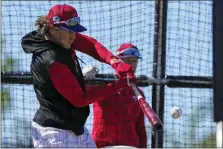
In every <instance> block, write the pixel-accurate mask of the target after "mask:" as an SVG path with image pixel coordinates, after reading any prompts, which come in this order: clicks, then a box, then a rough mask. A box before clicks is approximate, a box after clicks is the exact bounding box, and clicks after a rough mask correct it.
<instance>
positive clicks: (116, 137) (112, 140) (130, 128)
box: [86, 43, 147, 148]
mask: <svg viewBox="0 0 223 149" xmlns="http://www.w3.org/2000/svg"><path fill="white" fill-rule="evenodd" d="M117 57H119V58H120V59H122V61H124V62H125V63H128V64H130V65H132V69H133V71H134V72H135V71H136V68H137V62H138V59H140V58H141V57H140V53H139V50H138V48H137V47H136V46H134V45H132V44H130V43H124V44H122V45H121V46H120V47H119V48H118V49H117ZM92 70H94V69H92ZM86 74H88V73H86ZM88 75H89V74H88ZM140 92H141V94H143V93H142V91H141V90H140ZM105 98H106V100H102V101H98V102H95V103H93V113H94V115H93V128H92V137H93V139H94V141H95V142H96V145H97V147H99V148H104V147H111V146H113V147H118V146H129V147H136V148H146V147H147V137H146V130H145V123H144V114H143V111H142V110H141V108H140V106H139V104H138V101H137V99H136V97H135V95H134V93H133V91H132V89H131V88H130V87H128V88H125V89H119V90H118V91H117V93H116V94H114V95H111V96H107V97H105Z"/></svg>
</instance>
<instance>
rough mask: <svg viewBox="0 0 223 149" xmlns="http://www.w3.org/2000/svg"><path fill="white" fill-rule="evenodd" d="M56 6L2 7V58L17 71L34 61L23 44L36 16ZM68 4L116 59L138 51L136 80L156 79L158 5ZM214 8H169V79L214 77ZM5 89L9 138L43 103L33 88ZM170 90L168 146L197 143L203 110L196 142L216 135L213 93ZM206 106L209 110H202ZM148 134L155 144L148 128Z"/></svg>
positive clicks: (178, 4)
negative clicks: (123, 47) (122, 51)
mask: <svg viewBox="0 0 223 149" xmlns="http://www.w3.org/2000/svg"><path fill="white" fill-rule="evenodd" d="M57 3H58V2H57V1H53V2H52V1H31V2H27V1H3V2H2V34H3V38H4V39H5V40H6V44H5V45H4V46H3V52H2V53H3V55H2V58H3V59H4V57H5V56H8V57H12V58H14V59H16V60H17V63H16V64H14V66H13V70H14V71H29V65H30V61H31V55H30V54H25V53H24V52H23V50H22V48H21V44H20V42H21V38H22V36H24V35H25V34H26V33H28V32H30V31H32V30H33V29H34V21H35V19H36V18H37V16H39V15H44V14H47V12H48V9H49V8H50V7H51V6H53V5H54V4H57ZM63 3H66V4H71V5H73V6H74V7H75V8H76V9H77V11H78V14H79V16H80V17H81V24H83V25H84V26H85V27H86V28H87V29H88V31H86V32H84V34H86V35H90V36H92V37H94V38H96V39H97V40H98V41H100V42H101V43H102V44H103V45H104V46H105V47H107V48H108V49H109V50H111V51H112V52H113V53H115V50H116V49H117V48H118V46H119V45H120V44H121V43H123V42H132V43H133V44H135V45H137V46H138V48H139V49H141V54H142V57H143V59H142V60H141V61H140V62H139V66H138V69H137V75H139V74H143V75H147V76H151V75H152V67H153V64H152V62H153V42H154V25H155V24H154V17H155V16H154V9H155V7H154V6H155V2H154V1H124V2H120V1H112V2H110V1H82V2H78V1H63ZM211 4H212V2H211V1H170V2H169V5H168V16H167V22H168V23H167V41H166V44H167V47H166V49H167V58H166V60H167V63H166V74H167V75H193V76H211V75H212V35H211V34H212V32H211V16H212V14H211V13H212V10H211ZM78 56H79V57H80V58H81V59H82V60H84V62H85V63H87V64H91V65H95V66H97V67H98V68H99V69H100V73H108V72H110V73H113V69H111V67H110V66H108V65H105V64H101V63H99V62H97V61H95V60H94V59H92V58H90V57H89V56H86V55H84V54H81V53H78ZM82 66H83V67H84V65H82ZM3 87H4V88H6V87H10V91H11V92H10V93H11V97H12V99H13V100H12V103H11V107H10V108H9V109H7V110H8V111H7V110H6V111H5V113H6V114H5V117H10V118H9V120H8V121H6V120H5V119H4V120H3V122H5V123H6V124H9V123H10V124H11V126H8V125H5V126H4V128H3V129H4V130H5V131H3V135H4V134H5V136H9V135H10V133H11V131H10V130H11V129H12V128H11V127H14V126H16V127H18V125H17V124H15V125H14V122H13V121H14V120H16V119H20V118H18V117H24V118H25V119H27V120H29V121H30V120H31V119H32V116H33V114H34V113H35V109H36V108H37V107H38V102H37V101H36V99H35V94H34V93H33V90H32V86H24V85H10V86H7V85H4V86H3ZM165 90H166V92H165V97H166V98H165V113H164V123H165V127H164V129H165V131H164V144H165V146H167V147H168V146H170V147H172V146H174V144H173V140H175V141H176V140H177V141H178V142H181V145H182V147H187V146H185V144H187V143H188V144H189V143H191V142H190V141H193V140H190V139H188V138H187V136H185V135H184V134H185V133H187V132H188V131H190V129H191V128H192V127H191V126H190V125H191V124H190V116H191V115H192V114H193V113H194V111H196V108H197V107H199V106H200V108H199V109H200V116H199V117H198V120H199V121H198V122H197V123H196V124H195V125H196V128H197V129H196V132H197V133H196V139H197V140H201V139H202V138H204V137H205V136H207V135H208V134H209V133H210V132H214V131H215V123H214V122H213V118H212V115H213V114H212V113H213V110H212V100H213V99H212V90H210V89H185V88H165ZM143 91H144V93H145V95H146V97H147V99H148V102H150V103H151V87H145V88H143ZM203 104H204V105H206V107H205V108H202V107H201V105H203ZM174 106H179V107H180V108H182V111H183V115H182V117H181V118H180V119H178V120H173V119H171V118H170V116H169V110H170V109H171V108H172V107H174ZM13 112H14V113H16V115H15V116H12V113H13ZM91 119H92V115H91V116H90V117H89V119H88V122H87V127H88V128H89V129H90V130H91V126H90V125H91ZM16 127H15V128H16ZM23 127H25V126H23ZM7 129H8V131H6V130H7ZM147 129H148V140H149V141H150V131H149V130H150V125H149V124H148V122H147ZM173 134H175V135H174V136H175V138H176V139H174V137H173ZM24 136H25V135H24ZM24 136H23V137H24ZM15 137H16V136H15ZM17 137H18V136H17ZM20 137H21V136H20ZM185 140H186V142H184V141H185ZM149 144H150V143H149Z"/></svg>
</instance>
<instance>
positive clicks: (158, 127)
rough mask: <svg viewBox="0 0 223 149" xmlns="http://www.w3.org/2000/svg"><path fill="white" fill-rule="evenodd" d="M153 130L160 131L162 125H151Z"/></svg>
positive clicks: (157, 123) (158, 123)
mask: <svg viewBox="0 0 223 149" xmlns="http://www.w3.org/2000/svg"><path fill="white" fill-rule="evenodd" d="M153 128H154V129H155V131H160V130H162V129H163V125H162V123H160V122H156V123H154V124H153Z"/></svg>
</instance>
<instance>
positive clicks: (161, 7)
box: [152, 0, 167, 148]
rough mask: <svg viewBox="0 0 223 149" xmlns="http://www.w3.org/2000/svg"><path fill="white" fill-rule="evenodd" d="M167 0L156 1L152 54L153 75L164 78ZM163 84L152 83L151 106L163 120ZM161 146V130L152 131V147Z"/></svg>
mask: <svg viewBox="0 0 223 149" xmlns="http://www.w3.org/2000/svg"><path fill="white" fill-rule="evenodd" d="M166 19H167V0H157V1H156V12H155V34H154V55H153V77H154V78H156V79H163V78H165V65H166V25H167V20H166ZM164 87H165V86H164V85H162V84H160V85H153V88H152V108H153V110H154V111H155V112H156V114H157V115H158V116H159V118H160V120H161V121H162V122H163V114H164ZM162 147H163V130H162V131H159V132H154V135H153V137H152V148H162Z"/></svg>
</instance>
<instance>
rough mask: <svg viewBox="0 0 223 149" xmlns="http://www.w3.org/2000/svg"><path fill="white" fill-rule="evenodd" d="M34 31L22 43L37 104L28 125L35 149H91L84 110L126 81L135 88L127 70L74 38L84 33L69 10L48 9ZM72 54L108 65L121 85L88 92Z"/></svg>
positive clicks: (99, 48) (90, 42) (96, 46)
mask: <svg viewBox="0 0 223 149" xmlns="http://www.w3.org/2000/svg"><path fill="white" fill-rule="evenodd" d="M35 25H36V27H37V30H34V31H32V32H30V33H28V34H26V35H25V36H24V37H23V38H22V43H21V44H22V48H23V50H24V51H25V52H26V53H32V62H31V66H30V67H31V73H32V75H33V86H34V90H35V93H36V97H37V99H38V101H39V104H40V107H39V109H38V110H37V112H36V114H35V116H34V118H33V122H32V138H33V143H34V147H44V148H45V147H55V148H57V147H59V148H80V147H96V146H95V143H94V141H93V139H92V137H91V135H90V134H89V132H88V130H87V128H85V127H84V125H85V122H86V119H87V117H88V116H89V112H90V111H89V104H91V103H93V102H96V101H100V100H103V99H105V98H106V97H107V96H112V95H113V94H115V93H116V92H117V90H118V89H120V88H125V87H126V86H127V79H126V77H127V78H129V79H130V80H132V82H135V76H134V74H133V72H132V68H131V66H130V65H129V64H125V63H123V62H122V61H120V60H119V59H118V58H117V57H115V56H114V55H113V54H112V53H111V52H110V51H109V50H107V49H106V48H105V47H104V46H103V45H102V44H100V43H99V42H98V41H97V40H96V39H94V38H92V37H89V36H87V35H82V34H80V33H79V32H83V31H86V30H87V29H86V28H85V27H84V26H82V25H81V24H80V17H79V16H78V13H77V11H76V9H75V8H74V7H72V6H70V5H66V4H57V5H55V6H53V7H51V8H50V10H49V13H48V14H47V15H46V16H40V17H39V18H38V19H37V20H36V22H35ZM76 50H78V51H80V52H83V53H86V54H88V55H90V56H92V57H93V58H95V59H97V60H99V61H101V62H104V63H107V64H109V65H111V66H112V67H113V68H114V69H115V71H116V72H117V74H118V76H119V79H120V80H118V81H116V82H112V83H110V84H108V85H107V86H105V87H96V88H94V89H91V90H87V89H86V88H85V84H84V79H83V74H82V72H81V68H80V65H79V62H78V60H77V56H76V54H75V51H76ZM101 92H103V93H104V94H101Z"/></svg>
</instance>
